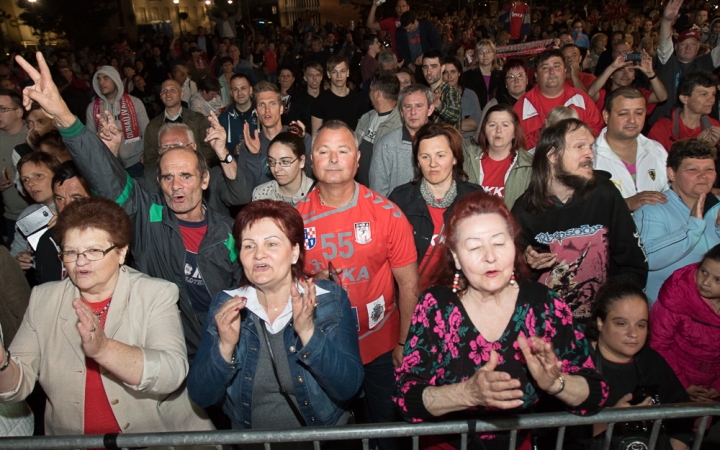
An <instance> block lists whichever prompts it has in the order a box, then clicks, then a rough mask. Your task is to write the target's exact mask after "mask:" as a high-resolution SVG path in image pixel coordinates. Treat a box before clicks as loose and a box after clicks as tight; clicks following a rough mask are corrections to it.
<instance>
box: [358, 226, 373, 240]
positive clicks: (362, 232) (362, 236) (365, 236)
mask: <svg viewBox="0 0 720 450" xmlns="http://www.w3.org/2000/svg"><path fill="white" fill-rule="evenodd" d="M371 240H372V236H371V235H370V222H358V223H356V224H355V242H357V243H358V244H367V243H368V242H370V241H371Z"/></svg>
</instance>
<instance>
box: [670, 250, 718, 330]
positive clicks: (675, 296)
mask: <svg viewBox="0 0 720 450" xmlns="http://www.w3.org/2000/svg"><path fill="white" fill-rule="evenodd" d="M698 267H700V263H693V264H690V265H687V266H685V267H682V268H680V269H678V270H676V271H675V272H673V274H672V275H670V277H669V278H668V279H667V280H665V283H663V285H662V288H660V293H659V294H658V299H657V301H658V302H660V303H662V305H663V306H664V307H665V309H667V310H668V311H670V312H673V313H676V314H683V315H687V316H690V317H692V318H693V319H696V320H698V321H699V322H703V323H710V324H713V325H716V326H720V316H718V315H717V314H715V312H714V311H712V310H711V309H710V306H709V305H708V304H706V303H705V301H704V300H703V299H702V297H700V293H699V292H698V290H697V288H696V287H695V272H696V271H697V270H698Z"/></svg>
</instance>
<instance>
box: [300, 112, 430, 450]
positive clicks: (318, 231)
mask: <svg viewBox="0 0 720 450" xmlns="http://www.w3.org/2000/svg"><path fill="white" fill-rule="evenodd" d="M359 161H360V152H359V151H358V148H357V142H356V140H355V135H354V132H353V130H352V129H350V128H348V126H347V125H345V124H344V123H343V122H340V121H337V120H331V121H328V122H326V123H324V124H323V125H322V127H321V128H320V129H319V131H318V132H317V134H316V135H315V139H314V140H313V149H312V167H313V172H314V173H315V176H316V177H317V188H316V189H314V190H312V191H311V192H310V193H309V194H308V195H307V197H306V198H305V199H303V200H301V201H300V202H299V203H298V206H297V208H298V211H299V212H300V214H301V215H302V217H303V221H304V222H305V269H306V271H307V272H309V273H312V274H314V275H315V276H316V277H317V276H320V277H323V278H325V277H327V276H328V268H329V264H330V263H331V262H332V265H333V266H334V268H337V269H338V270H337V273H338V274H339V275H340V280H339V282H341V283H342V286H343V288H344V289H345V291H346V292H347V294H348V297H349V298H350V304H351V306H352V310H353V312H354V314H355V319H356V320H357V329H358V336H359V339H360V354H361V356H362V360H363V364H364V368H365V379H364V381H363V388H364V391H365V397H364V398H363V399H362V400H364V402H365V403H366V405H367V407H368V408H369V413H370V418H369V419H370V420H371V421H372V422H373V423H381V422H394V421H397V420H398V416H397V413H396V410H395V407H394V404H393V401H392V395H393V393H394V389H395V376H394V370H395V367H397V366H399V365H400V363H401V360H402V353H403V347H404V344H405V339H406V337H407V334H408V330H409V329H410V320H411V319H412V315H413V312H414V310H415V305H416V304H417V298H418V295H419V286H420V283H419V278H418V266H417V253H416V250H415V243H414V240H413V229H412V226H411V225H410V222H408V220H407V219H406V218H405V216H404V215H403V213H402V212H401V211H400V209H399V208H398V207H397V206H395V204H393V203H392V202H390V201H388V200H387V199H385V198H384V197H382V196H380V195H378V194H377V193H375V192H373V191H371V190H370V189H368V188H366V187H365V186H363V185H361V184H358V183H356V182H355V173H356V172H357V169H358V167H359ZM394 282H397V285H398V288H399V289H398V291H399V297H398V299H397V301H396V299H395V287H394ZM379 444H380V448H381V449H391V448H399V443H398V442H396V441H395V440H392V439H380V440H379Z"/></svg>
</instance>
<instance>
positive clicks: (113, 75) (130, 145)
mask: <svg viewBox="0 0 720 450" xmlns="http://www.w3.org/2000/svg"><path fill="white" fill-rule="evenodd" d="M101 73H102V74H103V75H105V76H108V77H110V79H112V80H113V81H114V82H115V86H117V89H118V92H117V95H116V96H115V102H114V103H113V104H112V105H111V104H110V103H108V100H107V98H105V96H104V95H103V94H101V93H100V86H99V85H98V74H101ZM93 88H94V89H95V94H97V96H98V98H100V99H101V101H102V105H101V108H100V109H101V111H105V110H107V111H110V113H111V114H112V115H113V117H115V124H116V125H117V127H118V130H120V132H121V133H122V132H123V128H122V123H121V122H120V98H122V96H123V94H124V93H125V88H124V86H123V82H122V79H121V78H120V74H119V73H118V71H117V70H115V68H114V67H112V66H102V67H100V69H99V70H98V71H97V72H96V73H95V76H93ZM130 99H131V100H132V103H133V106H134V107H135V115H136V117H137V122H138V127H139V129H140V134H139V139H133V140H132V141H131V142H126V141H125V137H124V136H123V142H122V144H120V152H119V157H120V161H121V162H122V163H123V166H124V167H125V168H128V167H130V166H132V165H134V164H137V163H139V162H140V157H141V156H142V154H143V150H144V146H143V135H144V133H145V127H147V124H148V122H150V120H149V119H148V116H147V112H146V111H145V105H143V102H142V100H140V99H139V98H137V97H133V96H132V95H131V96H130ZM94 103H95V101H94V100H93V101H92V102H90V104H89V105H88V107H87V113H86V120H85V123H86V124H87V127H88V128H90V129H91V130H94V131H95V132H97V129H96V128H95V116H94V115H93V110H94V108H93V106H94Z"/></svg>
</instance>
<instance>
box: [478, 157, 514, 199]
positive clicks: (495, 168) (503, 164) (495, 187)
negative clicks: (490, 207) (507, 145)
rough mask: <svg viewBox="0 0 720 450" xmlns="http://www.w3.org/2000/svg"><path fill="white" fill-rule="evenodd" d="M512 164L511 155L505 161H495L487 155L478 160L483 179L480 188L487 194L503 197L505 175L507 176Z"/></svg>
mask: <svg viewBox="0 0 720 450" xmlns="http://www.w3.org/2000/svg"><path fill="white" fill-rule="evenodd" d="M512 163H513V155H512V154H510V155H508V156H507V158H505V159H501V160H500V161H495V160H494V159H492V158H491V157H490V156H488V154H487V153H485V154H483V156H482V158H480V165H481V166H482V173H483V179H482V182H481V183H480V186H482V188H483V189H484V190H485V192H487V193H488V194H492V195H497V196H498V197H504V196H505V175H507V173H508V170H510V166H512Z"/></svg>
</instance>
